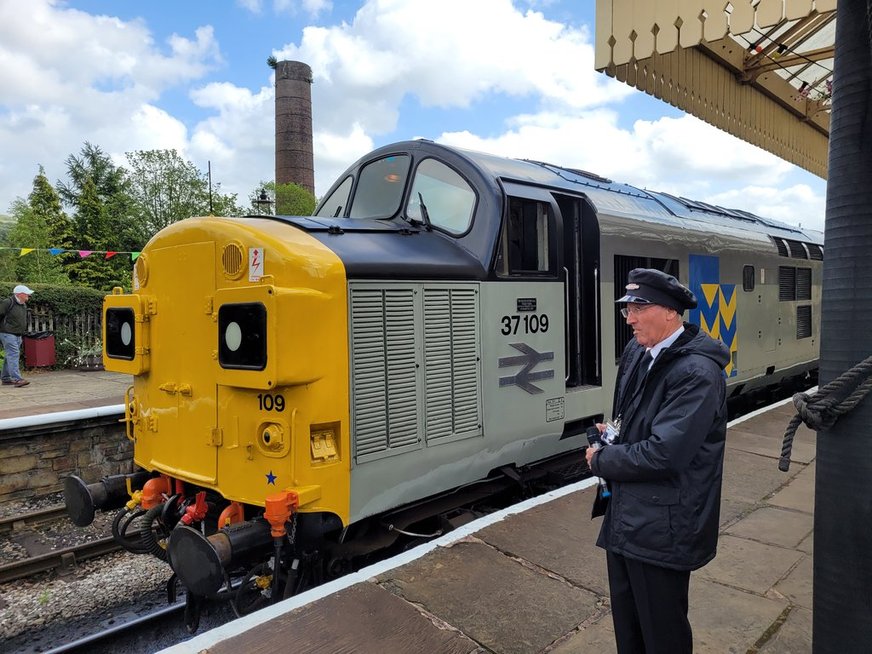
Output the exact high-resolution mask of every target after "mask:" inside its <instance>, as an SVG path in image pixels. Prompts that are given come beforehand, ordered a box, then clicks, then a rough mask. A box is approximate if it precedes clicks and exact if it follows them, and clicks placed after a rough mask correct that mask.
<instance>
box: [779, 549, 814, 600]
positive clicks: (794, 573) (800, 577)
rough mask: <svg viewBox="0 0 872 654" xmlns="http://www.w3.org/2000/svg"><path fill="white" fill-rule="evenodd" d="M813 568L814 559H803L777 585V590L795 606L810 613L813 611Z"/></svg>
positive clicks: (809, 557)
mask: <svg viewBox="0 0 872 654" xmlns="http://www.w3.org/2000/svg"><path fill="white" fill-rule="evenodd" d="M813 567H814V566H813V561H812V557H811V556H805V557H803V558H802V560H800V562H799V563H798V564H797V565H796V567H794V568H793V570H791V571H790V573H789V574H788V575H787V576H786V577H785V578H784V579H782V580H781V581H779V582H778V583H777V584H775V590H776V591H778V592H779V593H781V594H782V595H784V596H785V597H786V598H788V599H789V600H790V601H791V602H793V603H794V604H797V605H799V606H802V607H804V608H806V609H808V610H809V611H810V610H811V609H812V584H813V579H814V572H813V570H812V568H813Z"/></svg>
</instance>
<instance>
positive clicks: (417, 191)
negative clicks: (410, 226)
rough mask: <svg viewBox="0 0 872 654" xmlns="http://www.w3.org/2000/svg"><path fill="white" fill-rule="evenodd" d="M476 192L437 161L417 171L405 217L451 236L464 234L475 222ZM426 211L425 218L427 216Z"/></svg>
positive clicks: (425, 162)
mask: <svg viewBox="0 0 872 654" xmlns="http://www.w3.org/2000/svg"><path fill="white" fill-rule="evenodd" d="M474 209H475V191H473V190H472V187H471V186H470V185H469V184H468V183H467V182H466V180H465V179H463V178H462V177H461V176H460V175H459V174H457V173H456V172H454V171H453V170H452V169H451V168H449V167H448V166H446V165H445V164H443V163H441V162H439V161H436V160H435V159H425V160H424V161H422V162H421V163H420V164H419V165H418V168H417V169H416V170H415V179H414V181H413V182H412V192H411V193H410V194H409V201H408V204H407V205H406V216H407V217H408V218H409V219H411V220H417V221H419V222H422V223H426V222H427V220H428V219H429V221H430V224H431V225H432V226H433V227H438V228H441V229H444V230H445V231H448V232H451V233H452V234H463V233H464V232H465V231H466V230H468V229H469V226H470V224H471V223H472V214H473V210H474ZM425 212H426V215H425Z"/></svg>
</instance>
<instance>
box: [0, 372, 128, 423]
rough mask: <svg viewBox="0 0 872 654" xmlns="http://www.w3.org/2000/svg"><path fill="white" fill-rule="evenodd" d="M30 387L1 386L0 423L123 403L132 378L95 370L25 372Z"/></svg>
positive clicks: (24, 375)
mask: <svg viewBox="0 0 872 654" xmlns="http://www.w3.org/2000/svg"><path fill="white" fill-rule="evenodd" d="M23 377H24V379H26V380H27V381H29V382H30V384H29V385H27V386H22V387H21V388H18V387H16V386H6V385H3V386H0V420H2V419H4V418H19V417H22V416H37V415H42V414H45V413H56V412H59V411H74V410H76V409H88V408H93V407H102V406H110V405H115V404H123V403H124V391H125V390H126V389H127V387H128V386H130V385H131V384H133V377H132V376H130V375H122V374H120V373H117V372H107V371H105V370H93V371H88V372H80V371H78V370H26V371H24V373H23Z"/></svg>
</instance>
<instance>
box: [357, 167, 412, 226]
mask: <svg viewBox="0 0 872 654" xmlns="http://www.w3.org/2000/svg"><path fill="white" fill-rule="evenodd" d="M409 165H410V157H409V155H406V154H398V155H392V156H389V157H385V158H383V159H378V160H377V161H373V162H371V163H368V164H366V166H364V167H363V168H362V169H361V171H360V179H359V180H358V182H357V188H356V189H355V191H354V197H353V198H352V199H351V212H350V213H349V214H348V216H349V218H391V217H393V216H394V215H396V213H397V211H398V210H399V208H400V200H402V198H403V190H404V189H405V188H406V178H408V176H409Z"/></svg>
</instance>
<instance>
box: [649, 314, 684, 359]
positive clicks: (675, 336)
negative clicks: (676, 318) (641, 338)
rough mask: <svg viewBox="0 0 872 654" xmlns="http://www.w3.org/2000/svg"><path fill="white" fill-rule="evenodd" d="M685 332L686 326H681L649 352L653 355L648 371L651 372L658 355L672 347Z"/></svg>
mask: <svg viewBox="0 0 872 654" xmlns="http://www.w3.org/2000/svg"><path fill="white" fill-rule="evenodd" d="M683 331H684V325H683V324H682V325H679V326H678V329H676V330H675V331H674V332H672V334H670V335H669V336H667V337H666V338H664V339H663V340H662V341H660V342H659V343H657V345H655V346H654V347H652V348H651V349H649V350H648V353H649V354H650V355H651V363H649V364H648V370H651V366H653V365H654V359H656V358H657V355H658V354H660V353H661V352H662V351H663V350H665V349H666V348H667V347H669V346H670V345H672V344H673V343H674V342H675V341H677V340H678V337H679V336H681V333H682V332H683Z"/></svg>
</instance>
